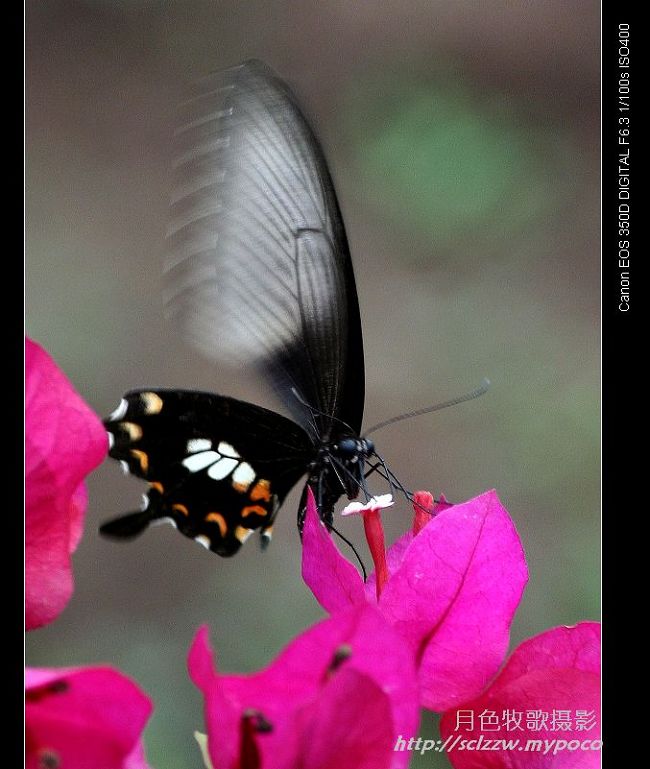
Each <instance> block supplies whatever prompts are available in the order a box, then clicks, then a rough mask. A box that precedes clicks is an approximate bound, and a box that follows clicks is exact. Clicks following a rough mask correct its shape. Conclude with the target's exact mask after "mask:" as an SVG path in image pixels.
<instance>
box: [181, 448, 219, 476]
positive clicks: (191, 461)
mask: <svg viewBox="0 0 650 769" xmlns="http://www.w3.org/2000/svg"><path fill="white" fill-rule="evenodd" d="M220 459H221V454H217V452H216V451H202V452H201V453H199V454H192V456H191V457H187V458H186V459H184V460H183V463H182V464H183V467H187V469H188V470H189V471H190V472H191V473H198V472H199V470H205V468H206V467H210V465H213V464H214V463H215V462H218V461H219V460H220Z"/></svg>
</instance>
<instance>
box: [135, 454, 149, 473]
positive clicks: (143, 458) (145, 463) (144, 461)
mask: <svg viewBox="0 0 650 769" xmlns="http://www.w3.org/2000/svg"><path fill="white" fill-rule="evenodd" d="M131 455H132V456H134V457H135V458H136V459H137V460H138V462H139V463H140V469H141V470H142V472H143V473H146V472H147V470H148V469H149V457H148V456H147V454H146V452H144V451H140V449H131Z"/></svg>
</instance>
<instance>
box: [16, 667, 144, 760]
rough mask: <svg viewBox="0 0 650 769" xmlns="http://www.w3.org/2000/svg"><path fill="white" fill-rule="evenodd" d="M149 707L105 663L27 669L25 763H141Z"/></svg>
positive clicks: (135, 688) (142, 697) (120, 675)
mask: <svg viewBox="0 0 650 769" xmlns="http://www.w3.org/2000/svg"><path fill="white" fill-rule="evenodd" d="M151 710H152V705H151V702H150V700H149V698H148V697H147V696H146V695H145V694H144V693H143V692H142V691H141V690H140V689H139V688H138V687H137V686H136V685H135V684H134V683H133V682H132V681H130V680H129V679H128V678H127V677H126V676H124V675H122V674H121V673H119V672H117V671H116V670H113V669H111V668H105V667H103V668H100V667H98V668H73V669H58V670H56V669H50V670H44V669H27V670H26V671H25V735H26V737H25V739H26V746H25V750H26V769H42V768H43V767H44V766H52V767H61V768H62V769H89V767H94V768H96V769H99V767H101V769H147V763H146V761H145V759H144V751H143V748H142V744H141V734H142V730H143V729H144V727H145V725H146V722H147V720H148V718H149V715H150V713H151ZM48 762H49V763H48Z"/></svg>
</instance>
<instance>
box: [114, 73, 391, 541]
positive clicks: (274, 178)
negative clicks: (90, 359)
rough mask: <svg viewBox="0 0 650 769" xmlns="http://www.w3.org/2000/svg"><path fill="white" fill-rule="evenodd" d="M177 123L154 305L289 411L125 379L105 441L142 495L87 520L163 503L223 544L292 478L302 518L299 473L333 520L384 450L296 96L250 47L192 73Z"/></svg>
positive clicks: (182, 524)
mask: <svg viewBox="0 0 650 769" xmlns="http://www.w3.org/2000/svg"><path fill="white" fill-rule="evenodd" d="M176 141H177V155H176V160H175V164H174V174H175V185H174V194H173V198H172V212H171V224H170V228H169V232H168V243H169V255H168V257H167V261H166V265H165V276H166V280H167V288H166V291H165V302H166V308H167V314H168V317H169V318H170V319H171V321H172V322H173V323H174V324H175V325H176V326H177V327H178V328H180V329H181V330H182V331H183V332H184V334H185V335H186V336H187V337H188V338H189V339H190V340H191V341H192V343H193V344H194V345H195V346H196V347H198V348H199V349H200V350H201V351H202V352H203V353H204V354H206V355H207V356H208V357H209V358H211V359H212V360H214V361H218V362H223V361H226V362H229V363H235V364H239V365H242V364H244V365H245V366H246V368H244V369H242V370H243V371H244V372H245V373H244V375H245V376H252V375H259V376H261V377H262V378H264V379H265V380H266V381H267V382H269V383H270V384H271V385H272V387H273V388H274V389H275V391H276V393H277V394H278V395H279V397H280V399H281V401H282V403H283V405H284V406H285V408H286V409H287V410H288V412H289V414H290V415H291V418H288V417H285V416H282V415H280V414H278V413H276V412H274V411H270V410H268V409H265V408H262V407H260V406H257V405H254V404H252V403H247V402H244V401H241V400H237V399H235V398H231V397H227V396H224V395H216V394H213V393H208V392H195V391H190V390H167V389H144V390H133V391H131V392H128V393H127V394H126V395H125V396H124V398H123V400H122V402H121V404H120V406H119V407H118V409H117V410H116V411H115V412H114V413H113V414H112V415H111V416H110V417H109V418H108V419H107V420H106V421H105V423H104V424H105V426H106V428H107V430H108V433H109V440H110V451H109V454H110V456H111V457H112V458H114V459H116V460H118V461H120V462H121V463H122V464H123V467H124V469H125V470H126V471H128V472H130V473H131V474H133V475H135V476H137V477H139V478H142V479H143V480H145V481H147V483H148V484H149V487H148V491H147V494H146V496H145V499H144V509H142V510H140V511H138V512H134V513H130V514H128V515H125V516H122V517H120V518H117V519H114V520H112V521H109V522H108V523H105V524H104V525H103V526H102V527H101V532H102V533H103V534H105V535H107V536H111V537H116V538H131V537H134V536H136V535H138V534H140V533H141V532H143V531H144V530H145V529H146V528H147V527H148V526H149V525H150V524H152V523H155V522H158V521H162V520H166V521H169V522H171V523H172V524H173V525H175V526H176V527H177V528H178V530H179V531H180V532H181V533H182V534H184V535H185V536H187V537H190V538H192V539H194V540H195V541H196V542H198V543H200V544H202V545H204V546H205V547H206V548H208V549H209V550H211V551H213V552H215V553H217V554H219V555H221V556H231V555H233V554H234V553H236V552H237V550H238V549H239V548H240V546H241V545H242V544H243V543H244V542H245V541H246V540H247V539H248V537H249V536H250V535H251V534H252V533H253V532H254V531H259V532H260V535H261V538H262V543H263V544H264V543H267V542H268V541H269V539H270V537H271V532H272V528H273V522H274V519H275V517H276V515H277V512H278V510H279V508H280V506H281V505H282V503H283V501H284V499H285V497H286V496H287V494H288V493H289V491H290V490H291V489H292V488H293V487H294V486H295V485H296V484H297V483H298V482H299V481H300V479H301V478H303V477H306V484H305V487H304V490H303V497H302V501H301V504H300V508H299V514H298V519H299V526H301V525H302V521H303V519H304V511H305V500H306V490H307V487H310V488H311V489H312V491H313V493H314V496H315V499H316V502H317V506H318V510H319V514H320V516H321V518H322V519H323V520H324V521H325V522H327V523H330V524H331V522H332V513H333V510H334V505H335V504H336V502H337V501H338V500H339V499H340V498H341V497H342V496H343V495H346V496H347V497H348V498H350V499H354V498H355V497H357V495H358V494H359V491H360V489H365V476H366V474H367V472H369V471H372V470H373V469H375V468H377V467H379V465H380V464H383V463H382V461H381V460H380V458H379V457H378V455H377V454H376V452H375V447H374V444H373V442H372V441H371V440H370V439H368V438H363V437H361V422H362V418H363V409H364V394H365V382H364V357H363V341H362V332H361V321H360V314H359V303H358V299H357V290H356V286H355V280H354V272H353V269H352V262H351V258H350V251H349V247H348V241H347V237H346V233H345V228H344V225H343V219H342V216H341V212H340V209H339V204H338V202H337V198H336V194H335V191H334V187H333V184H332V179H331V176H330V173H329V170H328V167H327V163H326V161H325V157H324V155H323V151H322V149H321V146H320V144H319V142H318V140H317V139H316V137H315V135H314V133H313V131H312V129H311V127H310V125H309V123H308V122H307V120H306V118H305V117H304V115H303V113H302V111H301V109H300V107H299V105H298V103H297V101H296V98H295V96H294V95H293V93H292V92H291V90H290V89H289V87H288V86H287V85H286V84H285V83H284V82H283V81H282V80H281V79H280V78H279V77H278V76H277V75H275V73H274V72H273V71H272V70H271V69H270V68H269V67H267V66H266V65H265V64H263V63H261V62H258V61H247V62H245V63H244V64H241V65H239V66H237V67H234V68H231V69H229V70H226V71H225V72H221V73H217V74H215V75H211V76H209V77H208V78H206V79H205V80H203V81H202V82H201V84H200V85H199V86H198V87H197V89H196V92H195V93H194V94H193V95H192V97H191V98H190V99H189V100H188V101H187V102H186V103H185V104H184V105H182V107H181V121H180V128H179V129H178V130H177V132H176ZM371 462H374V463H375V464H374V465H373V464H369V463H371ZM368 468H369V469H368Z"/></svg>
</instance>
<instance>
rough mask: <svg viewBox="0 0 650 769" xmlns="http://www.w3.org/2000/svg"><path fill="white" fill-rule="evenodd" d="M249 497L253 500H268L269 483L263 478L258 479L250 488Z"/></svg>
mask: <svg viewBox="0 0 650 769" xmlns="http://www.w3.org/2000/svg"><path fill="white" fill-rule="evenodd" d="M251 499H252V500H253V502H257V501H258V500H260V499H263V500H264V501H265V502H268V501H269V500H270V499H271V483H270V482H269V481H267V480H265V479H264V478H262V479H261V480H259V481H258V482H257V483H256V484H255V485H254V486H253V488H252V489H251Z"/></svg>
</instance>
